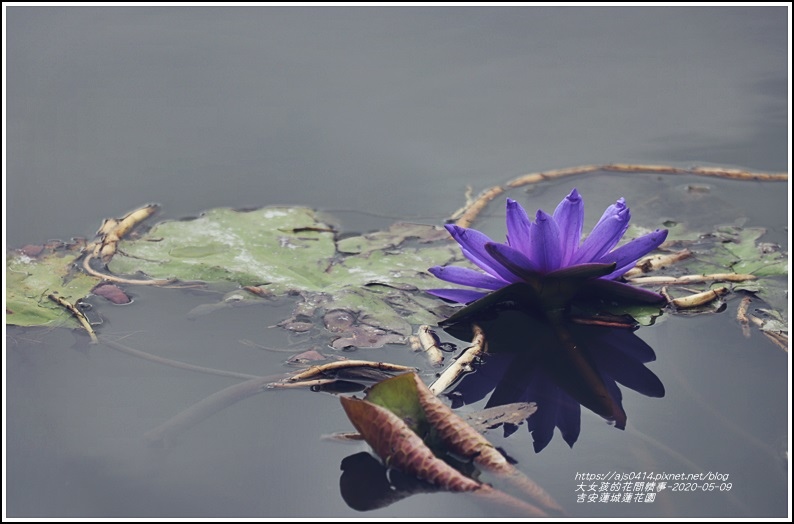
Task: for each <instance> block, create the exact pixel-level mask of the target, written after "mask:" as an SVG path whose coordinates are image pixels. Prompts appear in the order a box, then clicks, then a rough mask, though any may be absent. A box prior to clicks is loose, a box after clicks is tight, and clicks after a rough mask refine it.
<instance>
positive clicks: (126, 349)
mask: <svg viewBox="0 0 794 524" xmlns="http://www.w3.org/2000/svg"><path fill="white" fill-rule="evenodd" d="M102 343H103V344H104V345H106V346H108V347H110V348H113V349H115V350H116V351H121V352H122V353H126V354H128V355H133V356H135V357H139V358H142V359H145V360H148V361H150V362H155V363H157V364H163V365H166V366H171V367H172V368H178V369H184V370H187V371H196V372H198V373H205V374H208V375H218V376H221V377H232V378H241V379H243V380H249V379H252V378H259V377H257V376H256V375H248V374H246V373H237V372H236V371H226V370H224V369H215V368H206V367H203V366H196V365H194V364H188V363H187V362H180V361H178V360H171V359H170V358H163V357H158V356H157V355H153V354H151V353H147V352H146V351H141V350H140V349H133V348H131V347H129V346H125V345H124V344H121V343H119V342H115V341H113V340H108V339H107V338H106V337H104V336H103V337H102Z"/></svg>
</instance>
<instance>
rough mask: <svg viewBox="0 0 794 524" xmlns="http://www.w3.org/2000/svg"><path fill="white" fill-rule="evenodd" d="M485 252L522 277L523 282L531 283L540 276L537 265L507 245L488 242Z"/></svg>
mask: <svg viewBox="0 0 794 524" xmlns="http://www.w3.org/2000/svg"><path fill="white" fill-rule="evenodd" d="M485 250H486V251H488V254H489V255H491V256H493V258H494V260H496V261H497V262H499V263H500V264H502V265H503V266H505V267H506V268H508V269H509V270H510V272H511V273H514V274H516V275H518V276H520V277H521V278H522V279H523V280H525V281H527V282H531V281H534V280H537V278H538V277H539V276H540V273H539V272H538V267H537V265H536V264H535V263H534V262H532V261H531V260H530V259H528V258H527V257H526V255H524V254H523V253H522V252H521V251H518V250H517V249H515V248H513V247H511V246H508V245H506V244H498V243H496V242H488V243H487V244H485Z"/></svg>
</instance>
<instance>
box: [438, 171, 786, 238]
mask: <svg viewBox="0 0 794 524" xmlns="http://www.w3.org/2000/svg"><path fill="white" fill-rule="evenodd" d="M599 171H606V172H611V173H656V174H669V175H700V176H713V177H719V178H730V179H735V180H754V181H761V182H784V181H786V180H788V173H754V172H751V171H746V170H741V169H729V168H720V167H692V168H681V167H674V166H665V165H649V164H606V165H596V164H591V165H584V166H576V167H568V168H563V169H553V170H549V171H537V172H535V173H529V174H526V175H522V176H520V177H517V178H514V179H513V180H511V181H509V182H508V183H507V184H505V186H494V187H491V188H489V189H486V190H485V191H483V192H482V193H480V196H479V197H477V199H475V200H474V201H473V202H467V204H466V205H465V206H464V207H462V208H461V209H459V210H458V211H456V212H455V213H454V214H453V215H452V217H451V220H454V221H455V223H456V224H457V225H459V226H461V227H470V225H471V224H472V223H474V220H475V219H476V218H477V216H478V215H479V213H480V212H481V211H482V210H483V209H484V208H485V206H486V205H487V204H488V203H489V202H490V201H491V200H493V199H494V197H496V196H497V195H499V194H501V193H502V192H504V190H505V189H506V188H510V189H513V188H516V187H521V186H526V185H529V184H536V183H538V182H543V181H544V180H553V179H557V178H563V177H566V176H572V175H584V174H588V173H597V172H599Z"/></svg>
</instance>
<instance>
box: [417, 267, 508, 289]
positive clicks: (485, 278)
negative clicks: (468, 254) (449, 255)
mask: <svg viewBox="0 0 794 524" xmlns="http://www.w3.org/2000/svg"><path fill="white" fill-rule="evenodd" d="M428 271H429V272H430V273H431V274H432V275H433V276H435V277H436V278H440V279H441V280H446V281H447V282H452V283H453V284H461V285H464V286H470V287H480V288H485V289H501V288H503V287H504V286H506V285H507V284H508V283H507V282H505V281H504V280H502V279H498V278H495V277H492V276H491V275H486V274H485V273H480V272H479V271H475V270H473V269H469V268H467V267H457V266H434V267H431V268H430V269H428Z"/></svg>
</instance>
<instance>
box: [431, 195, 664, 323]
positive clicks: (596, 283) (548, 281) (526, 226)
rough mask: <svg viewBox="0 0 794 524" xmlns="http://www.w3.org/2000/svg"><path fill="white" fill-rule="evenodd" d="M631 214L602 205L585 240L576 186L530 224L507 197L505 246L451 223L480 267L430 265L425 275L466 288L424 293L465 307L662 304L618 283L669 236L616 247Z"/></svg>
mask: <svg viewBox="0 0 794 524" xmlns="http://www.w3.org/2000/svg"><path fill="white" fill-rule="evenodd" d="M630 218H631V213H630V212H629V208H628V207H627V206H626V202H625V200H624V199H623V198H620V199H618V201H617V202H615V203H614V204H613V205H611V206H609V207H607V209H606V211H604V214H603V215H602V216H601V219H600V220H599V221H598V223H597V224H596V225H595V227H594V228H593V230H592V232H591V233H590V234H589V235H588V236H587V237H586V238H585V239H584V240H583V241H580V239H581V236H582V225H583V223H584V202H583V200H582V197H581V196H580V195H579V192H578V191H577V190H576V189H575V188H574V189H573V190H572V191H571V192H570V194H569V195H568V196H567V197H565V198H564V199H563V200H562V202H560V204H559V205H558V206H557V208H556V209H555V210H554V213H553V214H551V215H549V214H548V213H545V212H544V211H542V210H539V211H538V212H537V214H536V215H535V221H534V222H533V221H531V220H530V218H529V217H528V216H527V213H526V211H525V210H524V208H523V207H521V205H520V204H519V203H518V202H516V201H515V200H511V199H509V198H508V199H507V242H505V243H499V242H494V241H493V240H491V239H490V238H488V236H486V235H485V234H483V233H481V232H479V231H477V230H475V229H469V228H465V227H460V226H457V225H454V224H447V225H446V226H445V227H446V228H447V231H449V233H450V234H451V235H452V237H453V238H454V239H455V240H456V241H457V242H458V244H460V247H461V250H462V252H463V255H464V256H465V257H466V258H467V259H469V260H470V261H471V262H473V263H474V264H475V265H476V266H477V267H479V268H480V269H482V272H481V271H477V270H474V269H469V268H464V267H458V266H435V267H432V268H430V269H429V271H430V273H432V274H433V275H435V276H436V277H438V278H440V279H441V280H444V281H447V282H451V283H453V284H460V285H464V286H469V287H473V288H478V289H480V290H485V291H477V290H470V289H430V290H428V293H431V294H433V295H436V296H438V297H441V298H445V299H448V300H452V301H454V302H459V303H462V304H468V303H470V302H473V301H475V300H478V299H481V298H484V297H486V296H488V295H489V294H494V293H493V292H494V291H500V292H501V294H502V295H505V296H506V298H507V299H512V298H514V295H521V296H524V297H526V296H527V295H529V296H530V299H529V300H531V301H534V302H538V303H540V304H541V307H548V308H556V307H561V306H565V305H567V304H568V303H570V302H571V301H573V300H576V299H579V298H593V297H595V298H605V299H609V300H614V301H629V302H640V303H659V302H662V301H663V300H664V298H663V297H662V296H661V295H659V294H657V293H654V292H652V291H648V290H645V289H641V288H638V287H634V286H632V285H630V284H624V283H621V282H617V281H616V279H618V278H619V277H621V276H622V275H623V274H624V273H625V272H626V271H628V270H629V269H631V268H632V267H634V265H635V264H636V262H637V260H639V259H640V258H642V257H643V256H645V255H646V254H648V253H650V252H651V251H653V250H654V249H656V248H657V247H659V245H660V244H661V243H662V242H664V240H665V239H666V238H667V230H666V229H657V230H656V231H653V232H652V233H648V234H647V235H643V236H641V237H639V238H636V239H634V240H632V241H630V242H628V243H626V244H624V245H622V246H620V247H618V248H615V246H617V244H618V243H619V242H620V240H621V238H622V237H623V235H624V233H625V232H626V230H627V229H628V226H629V220H630Z"/></svg>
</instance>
